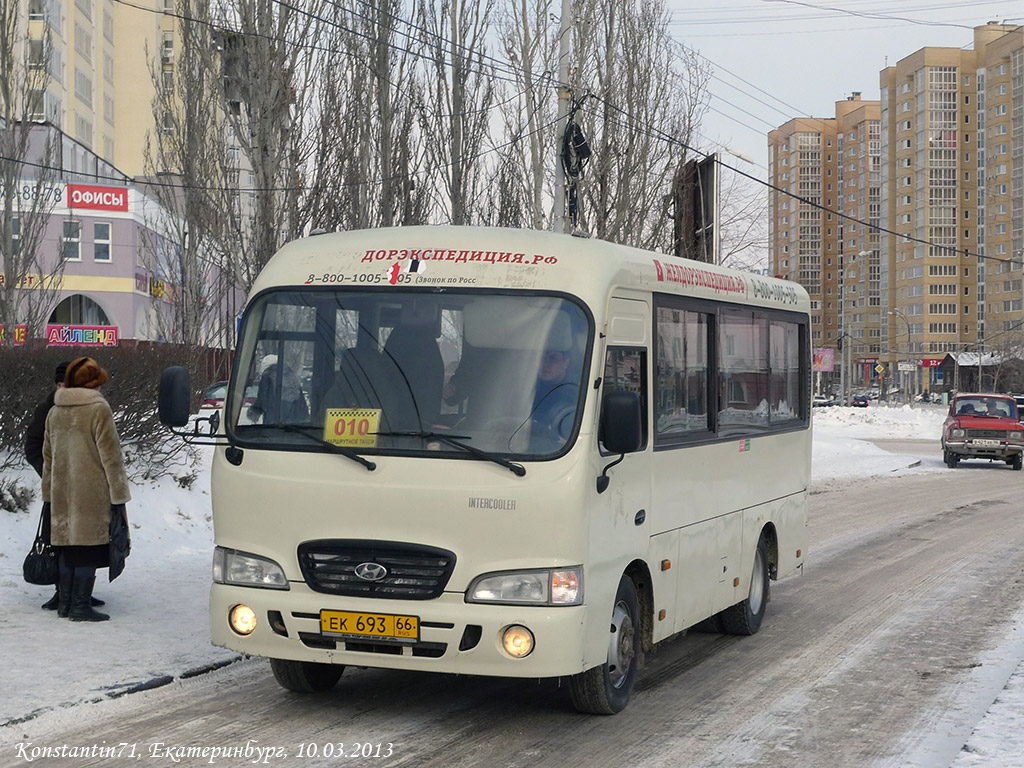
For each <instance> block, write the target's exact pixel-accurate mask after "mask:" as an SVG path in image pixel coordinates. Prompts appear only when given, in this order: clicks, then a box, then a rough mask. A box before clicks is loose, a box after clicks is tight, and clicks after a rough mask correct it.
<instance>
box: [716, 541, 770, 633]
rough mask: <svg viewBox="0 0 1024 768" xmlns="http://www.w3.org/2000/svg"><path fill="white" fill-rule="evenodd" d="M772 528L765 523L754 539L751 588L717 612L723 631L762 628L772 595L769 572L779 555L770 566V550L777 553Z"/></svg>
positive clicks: (741, 631) (731, 631)
mask: <svg viewBox="0 0 1024 768" xmlns="http://www.w3.org/2000/svg"><path fill="white" fill-rule="evenodd" d="M775 538H776V537H775V529H774V528H773V527H771V526H765V527H764V528H762V529H761V534H760V536H759V537H758V539H757V546H756V547H755V549H754V558H753V563H752V564H751V566H752V568H751V577H750V588H749V590H748V591H747V596H746V597H745V598H744V599H743V600H742V601H741V602H739V603H736V605H733V606H731V607H729V608H726V609H725V610H724V611H722V612H721V613H720V614H719V619H720V621H721V626H722V631H724V632H725V633H726V634H729V635H754V634H757V632H758V630H760V629H761V622H762V621H763V620H764V615H765V613H766V611H767V610H768V601H769V600H770V599H771V598H770V594H771V589H770V583H771V579H772V572H773V570H775V572H776V573H777V563H778V555H777V554H776V555H775V556H774V562H775V563H776V566H775V568H774V569H773V567H772V565H771V563H772V562H773V556H772V554H771V552H772V551H773V549H774V551H775V552H776V553H777V551H778V548H777V545H776V546H775V547H774V548H773V546H772V540H773V539H775Z"/></svg>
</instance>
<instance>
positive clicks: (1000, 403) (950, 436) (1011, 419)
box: [942, 394, 1024, 470]
mask: <svg viewBox="0 0 1024 768" xmlns="http://www.w3.org/2000/svg"><path fill="white" fill-rule="evenodd" d="M961 459H988V460H989V461H1004V462H1006V463H1007V464H1009V465H1010V466H1011V467H1013V468H1014V469H1016V470H1019V469H1020V468H1021V467H1022V466H1024V425H1022V424H1021V423H1020V415H1019V413H1018V411H1017V403H1016V401H1015V400H1014V399H1013V398H1012V397H1005V396H1002V395H986V394H962V395H957V396H956V397H954V398H953V401H952V402H951V403H950V404H949V415H948V416H946V420H945V421H944V422H943V424H942V460H943V461H945V462H946V466H948V467H949V468H950V469H952V468H953V467H955V466H956V465H957V462H959V461H960V460H961Z"/></svg>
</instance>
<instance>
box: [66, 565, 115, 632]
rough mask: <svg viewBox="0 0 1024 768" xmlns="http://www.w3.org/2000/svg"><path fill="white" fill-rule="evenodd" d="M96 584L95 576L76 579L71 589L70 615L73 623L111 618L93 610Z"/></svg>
mask: <svg viewBox="0 0 1024 768" xmlns="http://www.w3.org/2000/svg"><path fill="white" fill-rule="evenodd" d="M95 583H96V577H95V576H90V577H89V578H86V579H75V581H74V584H73V585H72V588H71V613H70V614H69V616H70V618H71V620H72V621H106V620H107V619H109V618H110V616H108V615H107V614H105V613H100V612H99V611H94V610H93V609H92V602H91V598H92V587H93V585H94V584H95Z"/></svg>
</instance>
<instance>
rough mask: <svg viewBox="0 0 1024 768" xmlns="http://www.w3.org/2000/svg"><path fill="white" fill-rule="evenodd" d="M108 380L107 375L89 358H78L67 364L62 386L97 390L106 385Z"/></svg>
mask: <svg viewBox="0 0 1024 768" xmlns="http://www.w3.org/2000/svg"><path fill="white" fill-rule="evenodd" d="M108 378H109V374H108V373H107V372H106V371H105V370H103V369H102V368H100V364H99V363H97V362H96V361H95V360H93V359H92V358H91V357H79V358H77V359H76V360H72V361H71V362H70V363H69V364H68V371H67V373H66V374H65V376H64V386H65V387H87V388H88V389H99V388H100V387H102V386H103V385H104V384H106V383H107V379H108Z"/></svg>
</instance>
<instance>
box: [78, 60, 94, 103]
mask: <svg viewBox="0 0 1024 768" xmlns="http://www.w3.org/2000/svg"><path fill="white" fill-rule="evenodd" d="M75 96H77V97H78V99H79V101H81V102H82V103H83V104H85V105H86V106H87V107H91V106H92V79H91V78H90V77H89V76H88V75H87V74H86V73H85V72H83V71H82V70H80V69H79V68H78V67H75Z"/></svg>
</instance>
